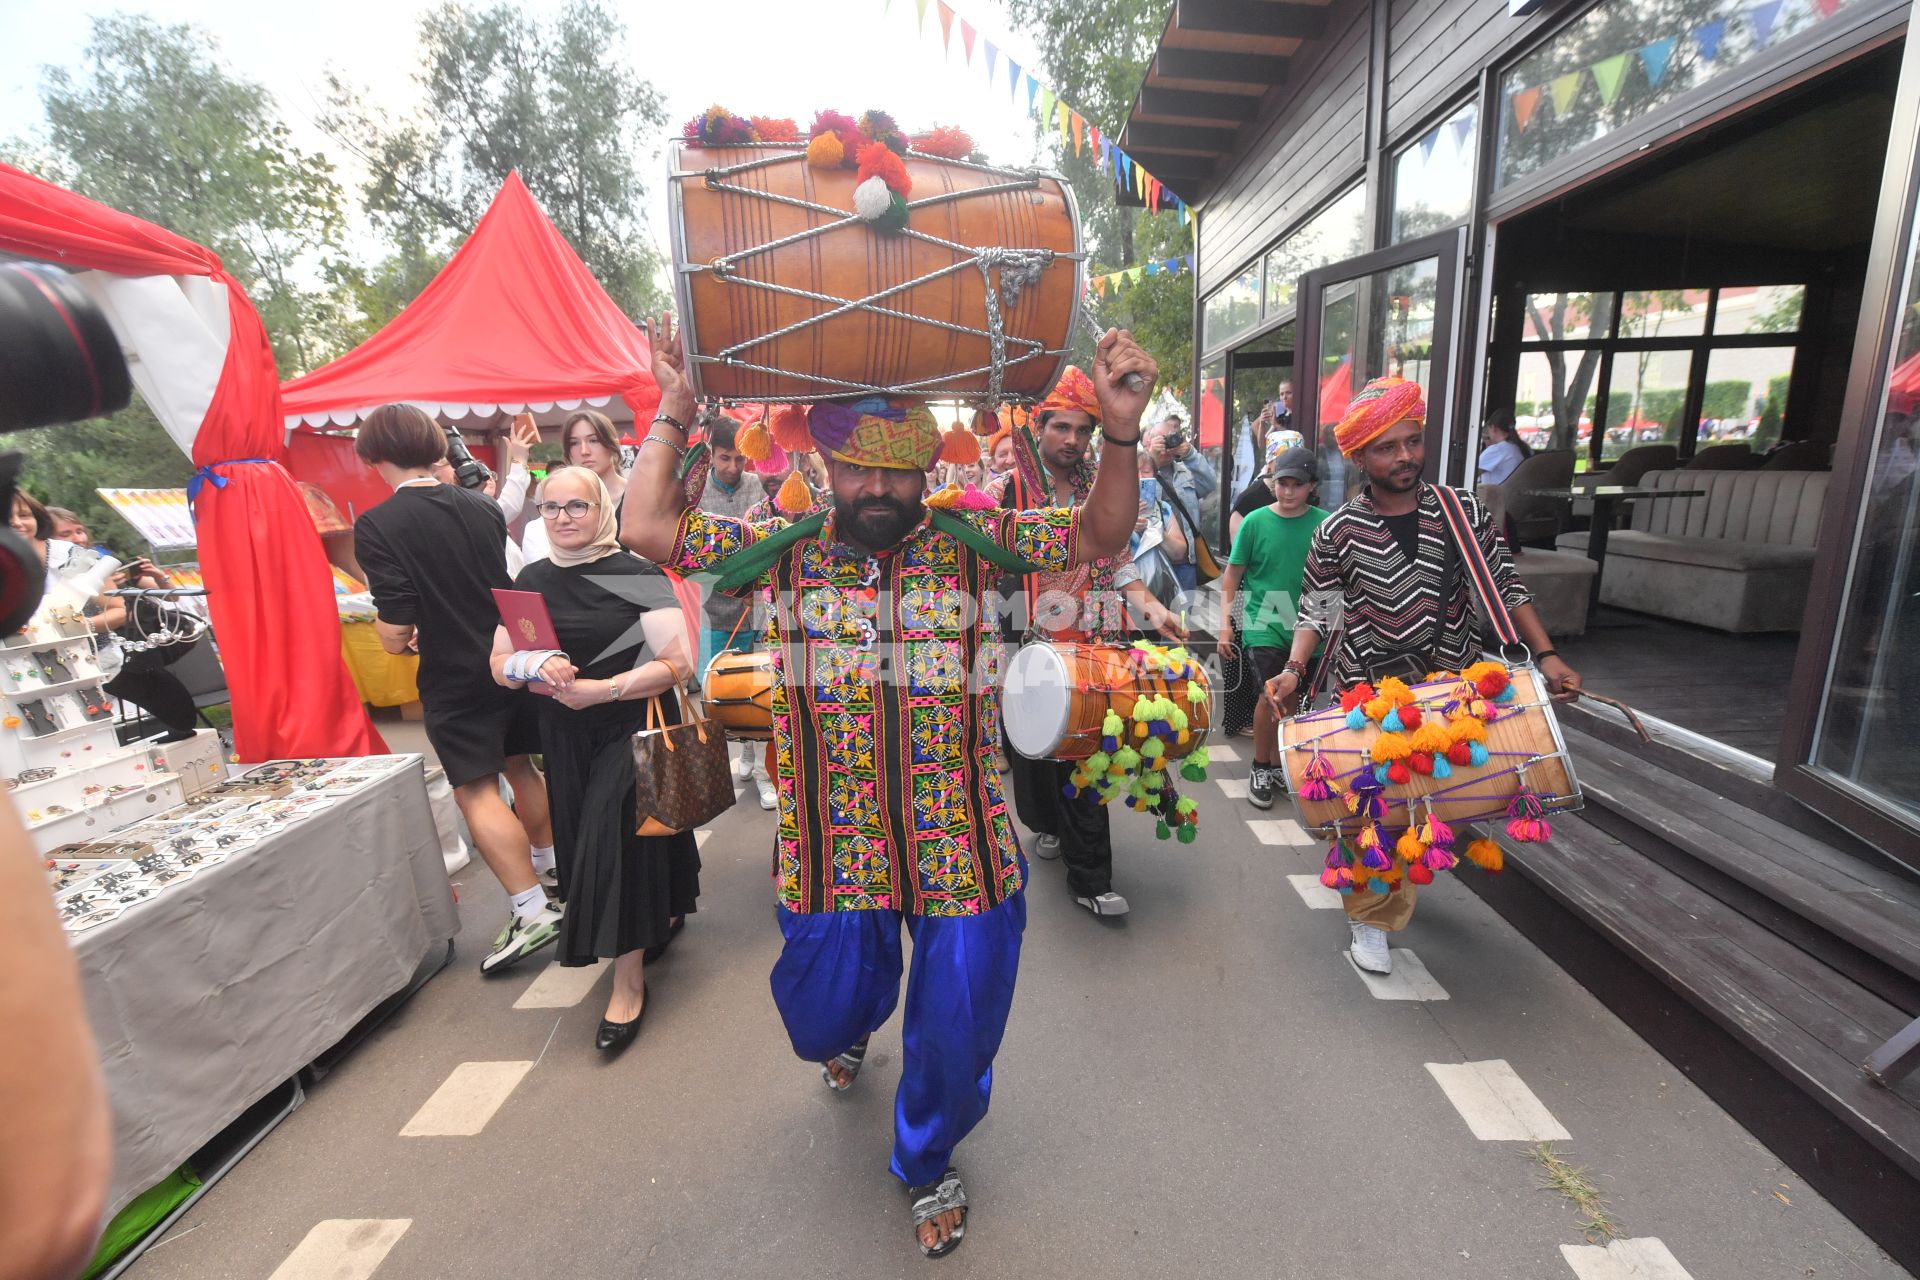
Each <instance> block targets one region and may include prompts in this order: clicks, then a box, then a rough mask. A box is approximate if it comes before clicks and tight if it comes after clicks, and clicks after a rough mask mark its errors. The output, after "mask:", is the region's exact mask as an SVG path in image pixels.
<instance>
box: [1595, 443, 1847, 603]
mask: <svg viewBox="0 0 1920 1280" xmlns="http://www.w3.org/2000/svg"><path fill="white" fill-rule="evenodd" d="M1831 475H1832V473H1831V472H1826V471H1650V472H1648V473H1647V474H1646V475H1645V476H1643V477H1641V480H1640V487H1641V488H1644V489H1681V490H1696V489H1697V490H1704V491H1705V495H1706V496H1704V497H1698V498H1663V499H1659V500H1657V501H1653V502H1646V501H1641V502H1636V503H1634V504H1633V517H1632V521H1631V524H1630V525H1629V526H1628V527H1627V528H1624V529H1616V530H1614V532H1613V535H1612V537H1611V539H1610V540H1609V541H1608V543H1607V563H1606V567H1605V569H1603V570H1602V572H1601V579H1600V600H1601V602H1602V603H1603V604H1609V605H1614V606H1617V607H1619V608H1622V609H1633V610H1636V611H1638V612H1641V613H1651V614H1656V615H1658V616H1660V617H1663V618H1672V619H1674V620H1675V621H1678V622H1691V623H1694V624H1696V625H1699V626H1703V627H1713V628H1715V629H1716V630H1720V631H1732V632H1749V631H1797V630H1799V629H1800V616H1801V613H1802V611H1803V610H1804V609H1805V607H1806V601H1807V593H1808V591H1809V590H1810V588H1811V586H1812V583H1813V559H1814V538H1815V536H1816V534H1817V533H1818V531H1819V527H1820V509H1821V506H1822V505H1823V504H1824V503H1825V501H1826V496H1827V482H1828V480H1829V479H1830V478H1831ZM1559 546H1560V548H1561V549H1562V550H1567V551H1585V550H1586V546H1587V535H1586V533H1585V532H1577V533H1564V534H1561V535H1560V538H1559Z"/></svg>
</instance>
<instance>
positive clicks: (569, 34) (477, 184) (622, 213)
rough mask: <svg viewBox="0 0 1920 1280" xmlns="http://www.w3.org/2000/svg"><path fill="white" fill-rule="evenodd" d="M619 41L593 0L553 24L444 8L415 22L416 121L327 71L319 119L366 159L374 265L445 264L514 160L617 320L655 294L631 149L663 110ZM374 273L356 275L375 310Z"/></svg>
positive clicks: (653, 260)
mask: <svg viewBox="0 0 1920 1280" xmlns="http://www.w3.org/2000/svg"><path fill="white" fill-rule="evenodd" d="M624 34H625V28H624V27H623V26H622V25H621V24H620V23H619V21H618V20H617V19H616V18H615V17H614V16H613V14H612V12H611V11H610V10H608V9H607V8H605V7H603V6H602V5H601V4H599V3H598V0H575V3H573V4H571V5H569V6H568V7H567V8H566V9H564V10H562V11H561V12H560V13H559V15H558V16H556V17H555V18H554V19H553V20H552V21H551V22H540V21H537V20H535V19H533V18H530V17H528V16H526V15H525V14H523V13H522V12H521V11H520V10H519V9H518V8H516V7H513V6H511V5H506V4H501V5H496V6H495V7H493V8H490V9H466V8H463V7H461V6H460V5H457V4H445V5H443V6H441V7H440V8H438V9H434V10H432V11H431V12H429V13H428V14H427V15H426V17H424V18H423V19H422V20H421V23H420V44H421V59H422V61H421V66H420V70H419V72H418V73H417V77H416V78H417V79H418V80H419V82H420V86H421V89H422V90H423V93H424V96H425V104H424V106H423V107H422V108H421V110H420V111H419V112H418V113H417V114H415V115H413V116H411V117H408V118H404V119H394V118H391V117H389V116H388V115H387V114H386V113H385V112H383V111H381V110H380V109H378V108H377V107H375V106H373V105H371V104H370V103H369V102H368V101H367V98H366V95H365V94H364V93H363V92H362V91H361V90H360V89H359V88H357V87H356V86H354V85H352V84H350V83H348V82H346V81H344V80H342V79H340V78H339V77H337V76H335V77H330V78H329V106H328V109H327V111H326V112H325V113H324V115H323V116H322V119H321V127H322V128H324V129H325V130H326V131H327V132H328V133H329V135H331V136H332V137H334V138H335V139H337V140H338V141H340V142H341V143H342V144H343V145H345V146H347V147H349V148H351V149H352V150H353V151H354V152H355V153H356V154H358V155H359V156H360V157H361V158H362V159H363V160H364V161H365V163H366V166H367V168H368V170H369V173H370V175H371V176H370V178H369V180H368V182H367V184H366V187H365V190H364V193H363V194H364V197H365V201H366V207H367V211H368V213H369V214H370V215H371V216H372V217H373V219H374V221H375V222H376V224H377V225H378V226H380V227H381V228H382V230H383V231H385V233H386V234H387V235H388V237H389V239H390V240H391V241H392V242H393V244H394V246H395V255H396V258H397V259H399V261H398V262H397V263H389V264H387V265H386V267H385V271H386V272H387V273H388V275H389V276H390V277H391V276H394V275H398V276H399V277H401V278H403V279H405V278H409V277H410V275H411V273H412V271H413V270H414V269H415V268H416V267H424V265H425V264H427V263H429V262H433V261H435V259H436V257H437V256H438V257H441V259H442V260H443V255H444V254H445V253H446V252H447V251H448V250H449V249H450V248H451V247H452V245H453V244H454V243H455V242H457V240H458V239H459V238H461V237H463V236H465V235H466V234H467V233H468V232H469V231H471V230H472V228H473V226H474V224H475V223H476V222H478V221H479V219H480V215H481V214H482V213H483V212H484V211H485V210H486V207H487V205H488V203H489V202H490V201H491V200H492V199H493V196H494V194H495V192H497V191H498V190H499V187H500V184H501V183H502V182H503V181H505V180H506V177H507V175H508V174H509V173H511V172H513V171H514V170H516V169H517V170H519V171H520V176H521V178H522V179H523V180H524V181H525V182H526V184H527V187H528V189H529V190H531V191H532V192H533V194H534V196H535V198H536V199H538V200H539V201H540V203H541V205H542V206H543V207H544V208H545V209H546V211H547V214H548V216H549V217H551V218H552V219H553V221H554V223H555V225H556V226H558V227H559V229H560V232H561V234H562V235H564V236H565V237H566V238H567V242H568V243H569V244H571V245H572V246H573V248H574V250H575V252H577V253H579V255H580V257H581V259H582V260H583V261H584V262H585V263H586V264H587V266H588V268H589V269H590V270H592V271H593V273H594V274H595V275H596V276H597V277H599V280H600V283H601V284H602V285H603V286H604V287H605V288H606V290H607V292H608V294H609V295H611V296H612V298H613V300H614V301H615V302H616V303H618V304H619V305H620V306H621V308H622V309H623V310H625V311H626V312H627V314H628V315H636V316H637V315H644V314H647V313H648V312H649V311H652V310H654V309H655V308H657V307H658V306H659V305H660V304H661V303H662V302H663V300H664V298H663V295H662V293H661V291H660V287H659V284H658V282H657V279H656V276H657V274H658V270H659V267H660V260H659V254H658V253H657V252H656V251H655V250H654V248H653V246H652V244H651V242H650V241H649V240H648V238H647V235H646V229H645V223H644V219H643V215H642V212H641V211H642V210H643V209H644V207H645V204H646V184H645V183H644V182H643V181H642V179H641V177H640V172H639V168H638V166H637V162H636V159H635V157H636V156H639V155H644V154H646V153H647V152H648V151H649V150H650V148H649V147H648V146H647V145H646V143H645V139H646V138H648V137H649V136H651V135H656V134H658V133H659V132H660V130H661V129H662V128H663V127H664V126H665V124H666V112H665V107H664V104H663V101H662V99H661V96H660V94H659V93H658V92H657V91H656V90H655V89H654V88H653V86H652V85H651V84H649V83H648V82H647V81H645V80H643V79H641V78H640V77H639V76H638V75H636V74H635V73H634V72H633V71H632V70H631V69H630V66H629V60H628V57H627V54H626V52H625V50H624V48H623V45H624ZM377 276H378V273H375V276H371V277H366V278H363V279H361V280H359V281H356V282H355V283H356V285H357V286H359V287H362V288H363V289H366V290H370V291H371V295H372V296H371V297H370V299H369V301H370V303H371V305H374V306H376V307H377V305H378V298H379V296H380V291H379V289H378V287H377V284H378V280H377Z"/></svg>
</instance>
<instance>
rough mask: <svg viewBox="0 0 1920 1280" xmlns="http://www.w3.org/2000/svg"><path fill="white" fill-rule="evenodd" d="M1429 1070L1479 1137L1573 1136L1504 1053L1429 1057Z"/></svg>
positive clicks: (1560, 1139) (1529, 1138) (1530, 1139)
mask: <svg viewBox="0 0 1920 1280" xmlns="http://www.w3.org/2000/svg"><path fill="white" fill-rule="evenodd" d="M1427 1074H1428V1075H1430V1076H1432V1077H1433V1078H1434V1080H1435V1081H1436V1082H1437V1083H1438V1084H1439V1085H1440V1091H1441V1092H1442V1093H1444V1094H1446V1095H1447V1101H1448V1102H1451V1103H1452V1104H1453V1109H1454V1110H1455V1111H1458V1112H1459V1113H1460V1118H1461V1119H1462V1120H1465V1121H1466V1122H1467V1128H1469V1129H1471V1130H1472V1131H1473V1136H1474V1137H1476V1138H1478V1139H1480V1141H1482V1142H1564V1141H1566V1140H1567V1139H1569V1138H1571V1137H1572V1136H1573V1135H1572V1134H1570V1133H1568V1132H1567V1131H1566V1129H1565V1128H1564V1127H1562V1125H1561V1124H1560V1122H1559V1121H1558V1120H1555V1119H1554V1118H1553V1113H1552V1112H1550V1111H1548V1110H1547V1108H1546V1104H1544V1103H1542V1102H1541V1101H1540V1099H1539V1098H1537V1097H1535V1096H1534V1093H1533V1090H1531V1089H1529V1088H1527V1082H1526V1081H1524V1080H1522V1079H1521V1078H1520V1076H1519V1073H1518V1072H1516V1071H1515V1070H1514V1069H1513V1067H1512V1066H1511V1065H1510V1064H1509V1063H1508V1062H1507V1061H1506V1060H1505V1059H1504V1058H1495V1059H1493V1060H1491V1061H1489V1062H1429V1063H1428V1064H1427ZM1575 1269H1576V1270H1578V1268H1575ZM1623 1274H1625V1273H1623Z"/></svg>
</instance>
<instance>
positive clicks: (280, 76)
mask: <svg viewBox="0 0 1920 1280" xmlns="http://www.w3.org/2000/svg"><path fill="white" fill-rule="evenodd" d="M610 5H611V7H612V8H614V9H615V10H616V11H617V12H618V13H619V14H620V15H621V17H622V19H623V21H624V22H625V23H626V26H627V51H628V54H629V56H630V57H631V58H632V60H633V63H634V65H635V67H636V69H637V70H638V71H639V73H640V74H641V75H642V76H644V77H646V78H647V79H648V80H651V81H652V82H653V83H654V85H655V86H656V87H658V88H659V89H660V90H661V91H662V92H663V93H664V94H665V95H666V100H667V109H668V119H669V122H670V128H671V129H672V130H674V131H677V130H678V128H679V126H680V124H681V123H682V122H683V121H685V120H686V119H687V118H688V117H689V116H692V115H694V114H696V113H697V112H700V111H703V110H705V109H706V108H707V107H708V106H710V105H711V104H713V103H715V102H719V103H721V104H723V105H725V106H727V107H728V108H729V109H731V110H734V111H737V112H739V113H740V114H742V115H787V116H792V117H793V118H794V119H796V120H798V121H799V122H800V123H801V124H802V125H803V126H804V125H805V124H806V122H807V120H808V119H809V118H811V116H812V113H813V112H814V111H815V110H817V109H819V108H822V107H833V108H836V109H838V110H841V111H846V112H850V113H853V114H858V113H859V112H861V111H864V110H866V109H868V108H880V109H883V110H887V111H891V112H893V114H894V115H895V116H896V117H898V118H899V120H900V122H901V124H902V125H904V126H906V127H907V128H908V129H920V128H925V127H928V126H931V125H934V124H957V125H959V126H960V127H961V128H963V129H966V130H967V131H968V132H969V133H971V134H972V135H973V137H974V139H975V141H976V142H977V143H979V145H980V146H981V147H983V148H984V149H985V150H986V152H987V154H988V155H989V157H990V158H992V159H993V160H996V161H1000V162H1003V163H1010V164H1025V163H1028V162H1030V161H1031V160H1032V159H1033V158H1034V154H1035V144H1034V141H1033V130H1032V126H1031V124H1030V122H1029V117H1028V116H1027V114H1026V109H1025V108H1026V99H1025V95H1024V94H1022V95H1021V98H1020V102H1019V104H1018V108H1017V109H1016V107H1015V105H1014V104H1013V100H1012V95H1011V94H1010V92H1009V90H1008V84H1007V70H1006V66H1005V64H1004V62H1003V63H1002V64H1001V65H1000V67H999V68H998V71H997V73H996V74H995V76H994V79H993V87H992V89H991V90H990V89H989V88H988V81H987V74H986V70H985V61H984V48H983V47H982V46H980V45H976V47H975V50H974V61H973V65H972V66H971V67H968V66H967V65H966V64H965V62H964V61H963V59H962V57H961V54H960V31H959V27H958V24H957V23H956V24H955V29H954V35H953V45H954V53H953V55H952V56H951V57H948V56H946V55H944V54H943V53H942V50H941V43H940V23H939V20H938V17H937V15H936V9H935V6H934V5H932V4H929V5H928V6H927V18H926V29H925V31H924V33H923V32H920V31H918V30H917V29H916V27H917V19H916V13H915V5H914V0H807V2H803V3H795V2H794V0H700V2H698V3H692V4H682V3H671V2H668V0H644V2H643V0H610ZM433 7H434V5H433V4H431V3H429V2H428V0H330V2H329V3H325V4H313V5H288V4H284V3H273V2H271V0H268V2H266V3H263V2H262V0H134V2H132V3H126V4H114V3H107V2H104V0H75V2H62V3H51V4H50V3H47V0H31V2H28V0H0V30H5V31H6V32H7V33H8V45H9V58H8V60H7V62H6V64H5V65H4V67H0V137H9V138H10V137H14V136H17V135H21V134H27V135H33V134H35V133H37V132H38V131H39V130H40V129H41V127H42V117H41V111H40V98H39V87H40V82H41V70H42V68H43V67H46V66H48V65H56V66H66V67H74V68H77V67H78V65H79V62H80V56H81V51H82V49H83V48H84V46H85V44H86V39H87V32H88V26H89V19H90V18H91V17H92V16H94V15H96V14H106V13H113V12H143V13H146V14H148V15H150V16H152V17H154V18H156V19H158V20H160V21H163V22H168V23H177V22H187V23H192V24H194V25H196V26H199V27H202V28H204V29H205V30H207V31H209V32H211V33H212V34H213V36H214V37H215V39H216V40H217V41H218V43H219V47H220V52H221V55H222V57H223V58H224V60H225V61H226V63H227V64H228V66H229V67H230V68H231V69H233V70H234V71H235V72H237V73H238V74H239V75H241V76H244V77H246V78H248V79H252V80H255V81H257V82H260V83H262V84H265V85H267V86H268V87H269V88H270V89H272V90H273V92H274V94H275V95H276V96H277V97H278V99H279V102H280V106H281V110H282V114H283V115H284V117H285V119H286V121H287V123H288V125H289V126H290V127H291V128H292V129H293V130H294V132H295V135H296V137H297V138H298V140H299V144H300V145H301V146H303V147H304V148H306V149H308V150H316V151H321V152H324V153H326V154H327V155H328V156H329V157H330V158H331V159H332V160H333V161H334V163H335V165H336V166H337V167H338V169H339V171H340V176H341V179H342V181H343V182H344V183H348V184H352V183H353V182H354V181H355V179H356V177H357V176H358V171H357V170H356V169H355V167H354V165H353V163H352V160H351V158H350V157H349V156H347V155H345V154H343V153H342V152H341V150H340V149H339V148H337V147H336V146H334V145H333V143H332V142H331V141H330V140H329V139H327V138H326V137H325V135H323V134H321V133H320V132H319V130H318V129H316V128H315V127H314V125H313V118H314V116H315V115H316V114H318V108H319V105H320V102H321V98H322V94H323V90H324V84H325V74H326V72H327V71H328V70H330V69H331V70H337V71H339V72H341V73H343V74H344V76H345V77H346V78H347V79H350V80H352V81H354V82H356V83H359V84H361V85H362V86H364V87H366V88H367V89H369V90H370V91H371V93H372V96H373V97H374V98H375V100H376V101H378V102H380V103H381V104H382V105H384V106H385V107H387V108H388V109H389V110H390V111H394V112H402V111H405V110H406V109H407V108H408V106H409V105H411V104H414V103H417V102H418V101H419V93H420V90H419V86H418V85H417V84H416V83H415V82H414V80H413V73H414V69H415V68H416V67H417V66H418V64H419V56H418V29H419V18H420V15H421V14H422V13H423V12H425V11H427V10H428V9H431V8H433ZM472 7H482V6H481V5H477V4H476V5H474V6H472ZM520 7H521V8H522V9H524V10H526V11H527V12H529V13H532V14H535V15H546V14H551V13H553V12H556V11H558V10H559V9H560V8H562V7H563V6H562V5H561V4H560V3H557V2H556V0H523V2H522V3H521V5H520ZM955 7H956V8H957V9H958V10H959V12H960V13H961V14H963V15H964V16H966V17H968V18H969V19H970V20H971V21H973V22H974V23H975V24H976V25H977V26H978V27H979V28H980V34H981V36H982V37H983V38H987V39H992V40H993V41H994V42H995V43H996V44H997V45H1000V46H1002V47H1008V46H1011V47H1010V49H1009V51H1010V52H1011V53H1012V54H1013V55H1014V57H1015V58H1016V59H1017V60H1018V61H1020V62H1021V63H1022V64H1023V65H1027V64H1028V63H1029V56H1030V54H1031V46H1030V45H1029V43H1028V42H1027V41H1026V40H1025V39H1015V38H1014V37H1013V33H1012V32H1011V31H1010V30H1009V28H1008V24H1007V22H1006V15H1005V9H1004V4H1003V0H963V3H960V4H958V5H956V6H955ZM641 164H642V171H643V173H644V174H646V175H647V177H648V187H649V192H650V195H651V197H652V200H653V203H654V208H652V209H649V210H648V211H647V213H648V221H649V225H650V228H651V230H652V232H653V234H654V238H655V239H656V241H658V242H659V243H660V247H661V250H662V252H665V250H666V228H665V217H664V210H665V205H664V203H663V197H662V186H663V184H662V183H661V182H660V181H658V180H657V179H656V178H654V176H653V175H655V174H658V173H659V172H660V164H661V162H660V159H659V157H658V153H657V148H656V150H655V153H654V154H652V155H648V156H645V157H643V158H642V160H641Z"/></svg>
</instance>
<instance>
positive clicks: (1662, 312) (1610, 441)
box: [1513, 285, 1806, 470]
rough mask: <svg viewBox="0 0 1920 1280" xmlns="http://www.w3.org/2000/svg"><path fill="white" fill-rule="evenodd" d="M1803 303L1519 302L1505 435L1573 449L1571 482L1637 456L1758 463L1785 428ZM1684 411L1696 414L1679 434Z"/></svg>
mask: <svg viewBox="0 0 1920 1280" xmlns="http://www.w3.org/2000/svg"><path fill="white" fill-rule="evenodd" d="M1805 295H1806V289H1805V287H1804V286H1802V285H1765V286H1758V287H1755V286H1745V287H1739V288H1735V287H1732V286H1729V287H1726V288H1721V289H1647V290H1638V291H1628V292H1625V293H1592V292H1581V291H1573V290H1567V291H1562V292H1559V293H1532V294H1527V295H1525V296H1524V297H1521V298H1519V299H1517V300H1518V302H1519V303H1520V305H1522V306H1523V307H1524V315H1523V318H1522V323H1521V339H1520V353H1519V355H1520V358H1519V366H1518V370H1517V373H1516V376H1515V380H1514V387H1513V411H1514V417H1515V419H1516V424H1517V425H1518V427H1519V429H1520V432H1521V434H1522V436H1524V437H1525V438H1526V440H1527V441H1528V443H1530V444H1532V445H1533V446H1534V447H1535V448H1557V449H1578V450H1579V461H1578V462H1577V464H1576V465H1577V466H1578V467H1580V468H1581V469H1583V470H1584V469H1589V468H1593V467H1599V466H1603V465H1605V464H1608V463H1611V462H1613V461H1614V460H1615V459H1617V458H1619V457H1620V455H1621V454H1623V453H1625V452H1626V451H1627V450H1628V449H1631V448H1633V447H1634V446H1635V445H1642V444H1671V445H1676V446H1678V448H1679V450H1680V452H1681V455H1682V456H1683V457H1689V456H1692V455H1694V454H1696V453H1698V452H1699V450H1701V449H1705V448H1711V447H1713V446H1715V445H1719V444H1731V443H1742V444H1747V445H1750V446H1751V447H1752V448H1753V451H1754V452H1756V453H1764V452H1765V451H1766V450H1767V449H1770V448H1772V447H1773V446H1774V445H1776V444H1778V443H1779V442H1780V439H1781V434H1782V428H1783V426H1784V425H1785V422H1786V414H1787V388H1788V385H1789V384H1790V383H1791V382H1792V380H1793V365H1794V360H1795V358H1796V356H1797V355H1798V352H1799V348H1798V346H1797V345H1796V341H1797V337H1798V332H1797V331H1798V329H1799V324H1800V311H1801V308H1802V305H1803V303H1804V300H1805ZM1609 365H1610V367H1609ZM1696 383H1697V384H1698V385H1696ZM1696 395H1697V397H1698V399H1697V401H1696V400H1693V399H1692V397H1694V396H1696ZM1689 403H1697V404H1698V405H1699V412H1698V415H1697V416H1696V417H1694V418H1693V420H1692V421H1690V422H1689V421H1686V420H1685V419H1686V416H1687V406H1688V404H1689ZM1595 422H1599V423H1600V424H1601V429H1600V431H1599V433H1598V435H1597V437H1596V436H1595V433H1594V430H1593V426H1594V423H1595Z"/></svg>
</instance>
